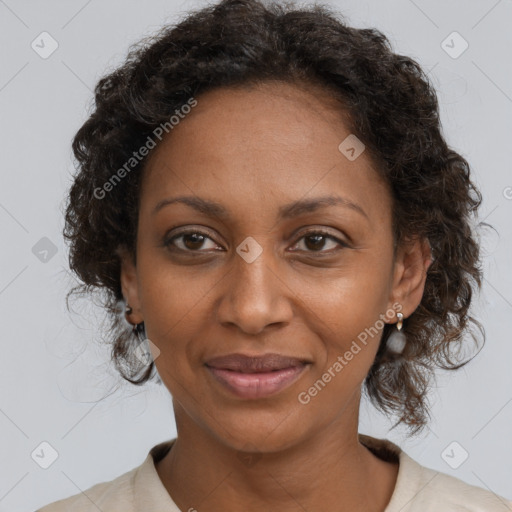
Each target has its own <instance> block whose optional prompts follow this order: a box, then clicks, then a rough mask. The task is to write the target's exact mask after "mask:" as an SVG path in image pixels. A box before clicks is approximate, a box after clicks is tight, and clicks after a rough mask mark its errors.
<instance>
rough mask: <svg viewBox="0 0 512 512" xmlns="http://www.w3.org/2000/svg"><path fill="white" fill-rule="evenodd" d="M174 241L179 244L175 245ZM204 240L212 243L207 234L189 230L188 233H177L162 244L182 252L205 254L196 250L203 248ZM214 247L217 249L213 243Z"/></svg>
mask: <svg viewBox="0 0 512 512" xmlns="http://www.w3.org/2000/svg"><path fill="white" fill-rule="evenodd" d="M180 239H182V240H180ZM176 240H179V244H176V243H175V241H176ZM206 240H211V241H212V242H213V240H212V238H211V237H210V236H208V234H207V233H203V232H202V231H197V230H193V229H189V230H188V231H182V232H181V233H178V234H176V235H174V236H172V237H171V238H169V239H167V240H166V241H165V242H164V245H165V246H166V247H171V248H175V249H178V250H180V251H184V252H205V251H198V249H200V248H204V247H203V246H204V244H205V241H206ZM214 246H216V247H218V246H217V244H215V243H214ZM210 249H211V248H210ZM213 249H214V250H215V248H213Z"/></svg>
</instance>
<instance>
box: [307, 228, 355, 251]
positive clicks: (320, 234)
mask: <svg viewBox="0 0 512 512" xmlns="http://www.w3.org/2000/svg"><path fill="white" fill-rule="evenodd" d="M302 240H304V246H305V251H306V252H318V253H331V252H336V251H337V250H339V249H340V247H338V248H336V245H337V246H341V247H348V244H346V243H345V242H343V241H342V240H339V239H338V238H336V237H334V236H333V235H331V234H330V233H327V232H325V231H318V230H317V231H309V232H308V233H305V234H304V235H303V236H302V237H301V238H300V239H299V242H300V241H302ZM327 241H331V242H332V243H333V244H334V250H325V251H323V250H322V249H324V248H325V246H326V243H327ZM297 245H298V244H297ZM331 248H332V247H331ZM299 250H302V249H299Z"/></svg>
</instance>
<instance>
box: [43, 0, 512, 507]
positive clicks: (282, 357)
mask: <svg viewBox="0 0 512 512" xmlns="http://www.w3.org/2000/svg"><path fill="white" fill-rule="evenodd" d="M147 42H148V41H145V42H144V43H147ZM149 43H150V44H143V45H140V46H136V47H134V48H132V50H131V52H130V54H129V56H128V59H127V61H126V63H125V64H124V65H123V66H122V67H120V68H119V69H117V70H115V71H114V72H113V73H111V74H110V75H108V76H106V77H104V78H103V79H101V80H100V81H99V83H98V84H97V86H96V110H95V111H94V112H93V113H92V115H91V117H90V118H89V119H88V120H87V122H86V123H85V124H84V126H82V128H81V129H80V130H79V132H78V133H77V135H76V137H75V139H74V142H73V150H74V153H75V156H76V158H77V160H78V162H79V172H78V174H77V175H76V178H75V181H74V184H73V186H72V189H71V191H70V195H69V203H68V207H67V211H66V228H65V233H64V234H65V237H66V238H67V239H68V240H69V241H70V243H71V252H70V263H71V268H72V269H73V271H74V272H76V274H77V275H78V276H79V277H80V278H81V279H82V281H83V282H84V283H85V286H94V287H99V288H100V289H103V290H105V292H106V295H105V297H106V301H105V307H106V308H107V309H108V311H109V312H110V314H111V318H112V339H113V358H114V360H115V362H116V364H117V366H118V368H119V370H120V372H121V374H122V375H123V377H124V378H126V379H127V380H129V381H130V382H133V383H135V384H143V383H144V382H146V381H147V380H148V379H150V378H157V379H158V378H160V379H161V381H162V382H163V383H164V384H165V386H166V387H167V388H168V390H169V392H170V394H171V395H172V397H173V407H174V413H175V417H176V424H177V432H178V435H177V438H176V439H172V440H169V441H167V442H164V443H160V444H158V445H156V446H155V447H153V448H152V450H151V451H150V453H149V454H148V456H147V458H146V460H145V461H144V462H143V463H142V464H141V465H140V466H139V467H137V468H134V469H133V470H131V471H129V472H127V473H125V474H123V475H121V476H120V477H118V478H116V479H115V480H113V481H111V482H103V483H100V484H97V485H95V486H93V487H92V488H90V489H88V490H87V491H86V492H85V493H83V494H79V495H76V496H72V497H70V498H67V499H64V500H61V501H58V502H56V503H53V504H50V505H47V506H45V507H43V508H42V509H41V511H42V512H58V511H64V510H66V511H68V510H73V511H92V510H102V511H103V512H107V511H108V512H114V511H123V512H132V511H142V510H144V511H149V510H159V511H164V510H167V511H178V510H181V511H189V512H192V511H199V512H200V511H203V510H204V511H208V512H216V511H221V510H222V511H231V510H232V511H235V510H237V511H238V510H244V511H273V510H280V511H281V512H282V511H285V512H288V511H296V510H308V511H319V510H328V511H345V510H346V511H365V512H368V511H370V512H377V511H379V512H381V511H386V512H398V511H403V512H406V511H422V512H424V511H429V510H436V511H439V510H443V511H451V510H470V511H483V510H485V511H506V510H512V503H510V502H507V501H506V499H505V498H502V497H499V496H496V495H494V494H493V493H492V492H490V491H487V490H484V489H480V488H477V487H474V486H470V485H468V484H466V483H464V482H462V481H461V480H458V479H455V478H453V477H450V476H447V475H444V474H442V473H438V472H436V471H433V470H430V469H428V468H425V467H422V466H421V465H419V464H418V463H417V462H415V461H414V460H412V459H411V458H410V457H408V456H407V454H405V453H404V452H403V451H401V450H400V448H399V447H398V446H396V445H394V444H393V443H391V442H389V441H387V440H382V439H375V438H372V437H369V436H365V435H362V434H359V433H358V415H359V405H360V400H361V394H362V390H363V389H365V391H366V392H367V394H368V396H369V397H370V399H371V400H372V401H373V402H374V403H375V405H377V406H378V407H379V408H380V409H381V410H383V411H384V412H386V413H389V414H393V415H395V416H396V420H397V423H403V424H405V425H407V426H408V427H410V430H411V433H415V432H418V431H419V430H421V429H422V428H423V427H424V426H425V425H426V423H427V417H428V410H427V404H426V393H427V391H428V386H429V383H430V380H431V377H432V372H433V370H434V369H435V368H436V367H443V368H458V367H460V366H461V365H462V364H463V363H464V361H460V360H458V359H457V358H456V357H455V355H454V354H456V353H457V351H458V349H460V348H461V345H462V346H464V345H466V344H467V343H468V341H467V336H468V335H469V334H472V328H473V327H477V328H479V329H480V331H482V329H481V326H480V325H479V324H478V322H477V321H476V320H474V319H473V318H472V317H471V316H470V315H469V306H470V304H471V299H472V293H473V291H474V289H477V288H479V287H480V284H481V277H482V276H481V270H480V259H479V246H478V243H477V242H476V240H475V237H474V234H473V231H472V224H471V222H472V220H473V218H472V217H473V216H474V215H475V214H476V211H477V209H478V206H479V205H480V202H481V195H480V193H479V191H478V190H477V189H476V187H475V186H474V184H473V183H472V181H471V179H470V176H469V165H468V163H467V162H466V161H465V160H464V158H463V157H462V156H460V155H459V154H457V153H456V152H455V151H453V150H452V149H450V148H449V147H448V146H447V144H446V142H445V140H444V139H443V137H442V135H441V131H440V120H439V115H438V104H437V98H436V94H435V92H434V90H433V88H432V86H431V85H430V84H429V82H428V79H427V77H426V76H425V74H424V73H423V71H422V70H421V68H420V67H419V65H418V64H417V63H416V62H414V61H413V60H411V59H410V58H407V57H405V56H401V55H396V54H394V53H393V52H392V51H391V49H390V46H389V43H388V41H387V39H386V38H385V37H384V36H383V35H382V34H381V33H380V32H378V31H377V30H369V29H354V28H350V27H348V26H346V25H345V24H344V23H343V22H342V21H341V20H340V18H339V17H337V16H336V15H335V14H334V13H332V12H330V11H329V10H328V8H327V7H320V6H313V7H311V8H309V9H301V10H299V9H296V8H294V7H293V6H292V7H290V6H284V5H279V4H262V3H259V2H258V1H256V0H224V1H222V2H220V3H218V4H216V5H213V6H210V7H207V8H205V9H203V10H201V11H198V12H195V13H192V14H190V15H189V16H188V17H187V18H186V19H184V20H183V21H182V22H181V23H179V24H178V25H177V26H176V27H166V28H165V29H163V31H162V32H161V33H160V34H158V35H157V36H155V38H154V39H152V40H150V41H149ZM120 305H123V311H120V309H119V306H120ZM122 313H124V315H125V317H123V314H122ZM125 318H126V320H127V321H128V322H129V323H130V324H132V325H133V330H132V329H130V328H127V325H128V324H127V323H125ZM148 351H149V352H148ZM148 354H149V357H148Z"/></svg>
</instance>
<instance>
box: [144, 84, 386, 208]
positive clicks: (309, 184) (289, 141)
mask: <svg viewBox="0 0 512 512" xmlns="http://www.w3.org/2000/svg"><path fill="white" fill-rule="evenodd" d="M196 100H197V106H195V107H194V109H193V110H192V111H191V112H190V113H189V114H188V115H187V116H185V117H184V119H182V120H181V121H180V122H179V124H178V125H176V126H174V128H173V130H172V131H171V132H170V133H168V134H167V135H166V136H165V137H164V138H163V140H162V142H161V143H160V144H159V145H158V146H157V148H156V149H154V150H153V152H152V153H151V154H150V157H149V159H148V161H147V163H146V169H145V172H144V178H143V191H142V195H143V197H142V200H141V208H142V207H146V208H148V207H149V206H151V205H153V206H154V204H155V203H157V202H159V201H161V200H162V199H165V198H166V197H168V196H176V195H181V194H187V195H190V194H196V195H198V196H202V197H208V198H210V199H213V198H214V197H215V198H217V199H218V200H219V201H221V202H227V203H233V206H235V203H238V204H239V205H241V206H243V205H245V206H246V207H248V206H250V205H252V204H258V205H260V207H262V206H263V205H265V204H266V205H267V206H268V205H269V202H268V201H269V199H272V204H274V205H275V207H276V208H278V207H279V204H278V203H288V202H289V201H290V200H293V199H298V198H300V197H305V196H307V195H308V194H310V195H314V196H317V195H325V194H326V193H333V192H334V193H339V194H340V195H343V196H345V197H349V198H351V199H353V202H363V203H369V204H368V205H367V208H368V209H369V210H370V213H371V211H372V210H374V213H375V214H376V215H382V211H380V210H379V207H380V209H382V208H387V207H389V204H387V203H386V200H387V199H389V198H386V197H382V196H383V195H384V196H385V194H386V191H387V190H386V188H387V187H386V184H385V183H384V182H383V180H382V178H381V177H380V176H379V175H378V173H377V172H376V170H375V168H374V167H373V165H372V162H371V160H370V158H369V157H368V156H367V155H366V154H365V153H364V152H363V153H362V154H361V155H360V156H359V157H358V158H357V159H356V160H354V161H350V160H348V159H347V158H346V157H345V156H344V155H343V154H342V153H341V152H340V150H339V149H338V146H339V145H340V143H341V142H342V141H343V140H345V139H346V138H347V137H348V136H350V135H351V133H350V129H349V123H348V122H347V121H346V120H347V116H346V114H345V113H344V112H343V110H342V108H341V107H340V104H339V103H336V102H335V100H333V99H332V98H331V97H329V96H327V95H326V92H325V91H322V90H320V89H319V88H313V89H311V90H309V89H305V88H304V87H295V86H294V85H290V84H285V83H270V84H260V85H258V86H255V87H251V88H249V89H248V88H241V87H240V88H222V89H216V90H213V91H209V92H207V93H205V94H203V95H200V96H199V97H197V98H196ZM222 199H223V200H224V201H222ZM264 200H266V201H267V202H266V203H265V202H263V201H264ZM383 201H384V202H383ZM149 203H151V205H150V204H149Z"/></svg>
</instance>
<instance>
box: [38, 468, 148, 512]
mask: <svg viewBox="0 0 512 512" xmlns="http://www.w3.org/2000/svg"><path fill="white" fill-rule="evenodd" d="M139 468H140V466H139V467H137V468H133V469H132V470H130V471H127V472H126V473H124V474H122V475H120V476H118V477H117V478H115V479H114V480H111V481H109V482H101V483H98V484H96V485H93V486H92V487H89V488H88V489H87V490H85V491H82V492H80V493H79V494H75V495H73V496H70V497H68V498H64V499H61V500H59V501H55V502H54V503H50V504H48V505H45V506H44V507H42V508H40V509H38V510H37V512H92V511H94V512H97V511H98V510H104V511H109V512H110V511H111V512H117V511H123V512H132V511H133V510H134V509H133V482H134V478H135V474H136V473H137V471H138V470H139Z"/></svg>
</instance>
